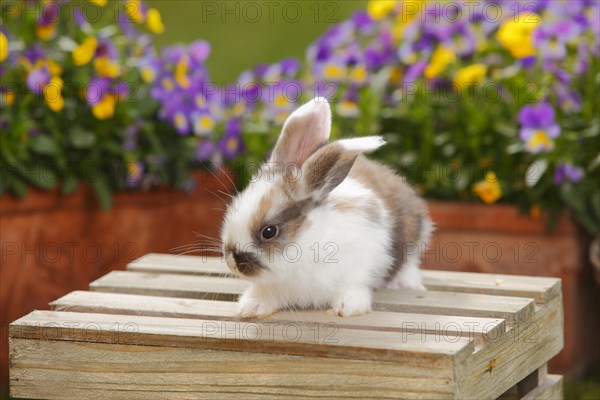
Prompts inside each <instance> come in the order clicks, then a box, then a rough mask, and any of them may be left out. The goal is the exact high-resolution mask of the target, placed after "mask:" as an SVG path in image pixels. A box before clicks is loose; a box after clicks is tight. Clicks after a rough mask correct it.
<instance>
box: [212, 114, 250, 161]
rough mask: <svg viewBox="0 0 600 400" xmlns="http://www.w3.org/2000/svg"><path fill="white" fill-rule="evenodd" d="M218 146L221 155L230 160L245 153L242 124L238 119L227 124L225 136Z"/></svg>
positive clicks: (233, 119)
mask: <svg viewBox="0 0 600 400" xmlns="http://www.w3.org/2000/svg"><path fill="white" fill-rule="evenodd" d="M217 146H218V147H219V150H221V153H222V154H223V155H224V156H225V157H226V158H228V159H232V158H235V157H236V156H238V155H240V154H241V153H243V152H244V149H245V147H244V142H243V140H242V124H241V121H240V120H239V119H238V118H232V119H230V120H229V121H227V123H226V124H225V135H224V136H223V137H222V138H221V140H219V142H218V144H217Z"/></svg>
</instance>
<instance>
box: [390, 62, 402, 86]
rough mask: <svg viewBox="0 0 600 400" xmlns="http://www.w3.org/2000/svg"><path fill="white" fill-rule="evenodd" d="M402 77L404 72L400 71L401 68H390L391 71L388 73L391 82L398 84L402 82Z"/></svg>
mask: <svg viewBox="0 0 600 400" xmlns="http://www.w3.org/2000/svg"><path fill="white" fill-rule="evenodd" d="M403 76H404V71H403V70H402V68H399V67H397V66H394V67H392V69H391V71H390V81H391V82H394V83H398V82H400V81H401V80H402V77H403Z"/></svg>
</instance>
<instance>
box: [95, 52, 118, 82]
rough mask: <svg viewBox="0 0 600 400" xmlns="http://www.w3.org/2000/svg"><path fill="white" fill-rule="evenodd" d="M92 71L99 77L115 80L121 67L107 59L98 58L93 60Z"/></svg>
mask: <svg viewBox="0 0 600 400" xmlns="http://www.w3.org/2000/svg"><path fill="white" fill-rule="evenodd" d="M94 69H95V70H96V73H97V74H98V75H100V76H103V77H106V78H116V77H117V76H119V74H120V73H121V67H120V66H119V64H117V63H116V62H114V61H112V60H111V59H110V58H108V57H98V58H96V59H95V60H94Z"/></svg>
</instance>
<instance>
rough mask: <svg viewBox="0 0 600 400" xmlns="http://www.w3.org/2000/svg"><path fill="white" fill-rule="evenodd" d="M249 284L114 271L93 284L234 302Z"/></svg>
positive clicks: (117, 290)
mask: <svg viewBox="0 0 600 400" xmlns="http://www.w3.org/2000/svg"><path fill="white" fill-rule="evenodd" d="M247 287H248V283H247V282H245V281H242V280H240V279H233V278H217V277H212V276H188V275H178V274H155V273H139V272H130V271H112V272H110V273H108V274H106V275H104V276H103V277H101V278H100V279H97V280H95V281H94V282H92V283H90V290H93V291H98V292H113V293H130V294H146V295H151V296H174V297H187V298H194V299H208V300H226V301H233V300H235V299H237V296H238V295H239V294H240V293H242V292H243V291H244V290H245V289H246V288H247Z"/></svg>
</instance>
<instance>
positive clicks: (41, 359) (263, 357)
mask: <svg viewBox="0 0 600 400" xmlns="http://www.w3.org/2000/svg"><path fill="white" fill-rule="evenodd" d="M10 357H11V373H10V379H11V394H12V395H13V396H14V397H19V398H21V397H26V398H36V399H39V398H45V399H65V398H70V399H127V400H131V399H140V400H147V399H152V400H163V399H165V398H168V399H190V400H191V399H205V400H215V399H233V398H238V399H245V400H256V399H261V400H264V399H311V398H314V399H320V400H323V399H357V400H358V399H361V400H363V399H400V398H402V399H406V398H414V399H417V398H421V399H423V398H424V399H442V398H446V399H448V398H456V394H455V390H456V388H455V387H454V376H453V375H452V365H451V364H450V363H448V362H443V361H442V360H437V361H436V360H432V359H430V360H426V359H419V358H409V359H407V360H405V361H404V362H400V363H398V362H389V361H387V362H386V361H382V362H379V361H376V360H348V359H337V358H325V357H312V356H295V355H280V354H265V353H244V352H238V351H222V350H206V351H201V352H200V351H197V350H196V349H190V348H176V347H167V346H133V345H119V344H111V345H108V344H98V343H82V342H68V341H46V342H43V343H40V341H39V340H30V339H17V338H15V339H11V356H10Z"/></svg>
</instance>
